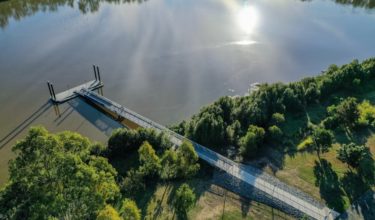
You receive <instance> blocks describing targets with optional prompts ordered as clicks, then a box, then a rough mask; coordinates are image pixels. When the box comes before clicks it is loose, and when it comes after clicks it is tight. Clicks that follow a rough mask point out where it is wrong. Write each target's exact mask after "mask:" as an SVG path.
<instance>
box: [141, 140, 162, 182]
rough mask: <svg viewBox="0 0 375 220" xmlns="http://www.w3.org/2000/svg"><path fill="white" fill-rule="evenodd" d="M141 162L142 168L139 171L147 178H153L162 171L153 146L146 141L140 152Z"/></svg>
mask: <svg viewBox="0 0 375 220" xmlns="http://www.w3.org/2000/svg"><path fill="white" fill-rule="evenodd" d="M138 154H139V162H140V164H141V166H140V167H139V170H140V171H141V172H142V173H144V175H145V176H153V175H155V174H157V173H158V171H159V169H160V159H159V157H158V155H156V152H155V150H154V148H152V146H151V145H150V144H149V143H148V142H147V141H145V142H144V143H143V144H142V146H141V147H140V148H139V150H138Z"/></svg>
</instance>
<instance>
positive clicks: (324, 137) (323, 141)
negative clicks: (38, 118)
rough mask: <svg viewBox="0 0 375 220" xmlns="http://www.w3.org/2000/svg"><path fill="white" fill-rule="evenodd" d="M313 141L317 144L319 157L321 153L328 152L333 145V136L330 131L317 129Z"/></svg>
mask: <svg viewBox="0 0 375 220" xmlns="http://www.w3.org/2000/svg"><path fill="white" fill-rule="evenodd" d="M312 139H313V141H314V143H315V150H316V152H317V154H318V157H319V156H320V153H325V152H328V149H329V148H330V147H331V145H332V140H333V134H332V132H330V131H329V130H326V129H324V128H321V127H317V128H315V129H314V130H313V135H312Z"/></svg>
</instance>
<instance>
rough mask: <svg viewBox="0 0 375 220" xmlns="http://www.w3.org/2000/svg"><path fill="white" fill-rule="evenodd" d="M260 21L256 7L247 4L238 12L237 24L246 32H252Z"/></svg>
mask: <svg viewBox="0 0 375 220" xmlns="http://www.w3.org/2000/svg"><path fill="white" fill-rule="evenodd" d="M257 22H258V14H257V10H256V8H254V7H252V6H249V5H245V6H243V7H242V8H241V9H240V10H239V12H238V14H237V24H238V26H239V28H240V29H241V30H242V31H243V32H245V34H251V33H252V32H253V30H254V28H255V27H256V25H257Z"/></svg>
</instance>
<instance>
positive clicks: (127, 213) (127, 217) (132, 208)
mask: <svg viewBox="0 0 375 220" xmlns="http://www.w3.org/2000/svg"><path fill="white" fill-rule="evenodd" d="M120 213H121V216H122V217H123V218H124V220H140V219H141V210H140V209H139V208H138V207H137V204H136V203H135V202H134V201H133V200H130V199H125V200H124V201H123V202H122V206H121V211H120Z"/></svg>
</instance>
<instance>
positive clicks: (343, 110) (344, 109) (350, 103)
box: [331, 97, 359, 127]
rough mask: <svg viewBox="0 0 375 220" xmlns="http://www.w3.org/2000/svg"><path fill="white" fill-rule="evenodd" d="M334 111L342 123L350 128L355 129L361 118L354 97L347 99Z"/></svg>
mask: <svg viewBox="0 0 375 220" xmlns="http://www.w3.org/2000/svg"><path fill="white" fill-rule="evenodd" d="M332 111H333V112H334V114H335V116H336V117H337V118H338V120H339V121H342V122H343V123H344V124H345V125H346V126H348V127H353V126H354V125H355V124H356V123H357V121H358V118H359V111H358V103H357V99H356V98H353V97H349V98H347V99H345V100H344V101H342V102H341V103H340V104H338V105H337V106H336V108H333V110H331V112H332Z"/></svg>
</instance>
